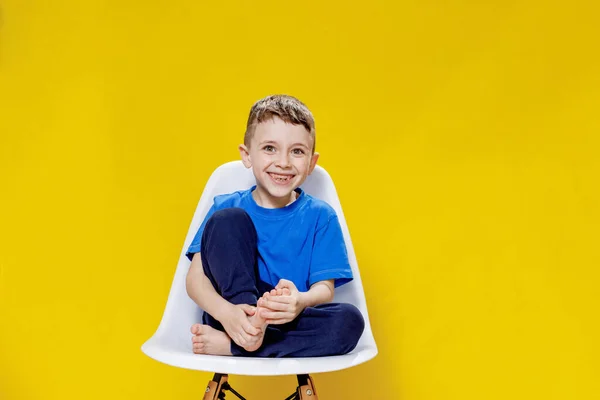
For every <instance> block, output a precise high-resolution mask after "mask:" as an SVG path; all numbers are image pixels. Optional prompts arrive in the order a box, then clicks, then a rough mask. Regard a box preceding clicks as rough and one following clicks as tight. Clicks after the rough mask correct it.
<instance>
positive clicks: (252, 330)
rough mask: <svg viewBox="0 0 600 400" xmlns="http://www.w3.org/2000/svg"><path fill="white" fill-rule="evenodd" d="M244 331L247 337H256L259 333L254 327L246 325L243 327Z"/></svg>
mask: <svg viewBox="0 0 600 400" xmlns="http://www.w3.org/2000/svg"><path fill="white" fill-rule="evenodd" d="M244 330H245V331H246V332H247V333H248V334H249V335H252V336H256V335H258V334H259V333H260V329H258V328H257V327H255V326H254V325H251V324H246V325H245V326H244Z"/></svg>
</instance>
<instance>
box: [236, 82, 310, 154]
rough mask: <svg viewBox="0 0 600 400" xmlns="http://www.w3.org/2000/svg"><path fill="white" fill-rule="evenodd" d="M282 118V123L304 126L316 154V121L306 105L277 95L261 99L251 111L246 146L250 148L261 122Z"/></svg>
mask: <svg viewBox="0 0 600 400" xmlns="http://www.w3.org/2000/svg"><path fill="white" fill-rule="evenodd" d="M275 117H277V118H280V119H281V120H282V121H284V122H287V123H289V124H294V125H302V126H303V127H304V128H305V129H306V130H307V131H308V133H309V135H310V137H311V139H312V142H313V147H312V152H313V153H314V152H315V146H316V137H315V119H314V118H313V115H312V113H311V112H310V110H309V109H308V107H306V105H305V104H304V103H302V102H301V101H300V100H298V99H297V98H295V97H293V96H288V95H285V94H275V95H271V96H267V97H265V98H264V99H260V100H259V101H257V102H256V103H254V105H253V106H252V108H251V109H250V115H249V116H248V123H247V124H246V133H245V134H244V145H246V146H247V147H250V141H251V140H252V136H253V135H254V130H255V129H256V125H258V124H260V123H261V122H264V121H268V120H271V119H273V118H275Z"/></svg>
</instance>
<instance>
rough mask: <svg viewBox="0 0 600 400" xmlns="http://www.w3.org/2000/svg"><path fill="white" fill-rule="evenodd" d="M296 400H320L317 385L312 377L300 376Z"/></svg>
mask: <svg viewBox="0 0 600 400" xmlns="http://www.w3.org/2000/svg"><path fill="white" fill-rule="evenodd" d="M296 398H297V399H298V400H319V396H317V390H316V389H315V384H314V382H313V379H312V377H311V376H310V375H298V388H297V389H296Z"/></svg>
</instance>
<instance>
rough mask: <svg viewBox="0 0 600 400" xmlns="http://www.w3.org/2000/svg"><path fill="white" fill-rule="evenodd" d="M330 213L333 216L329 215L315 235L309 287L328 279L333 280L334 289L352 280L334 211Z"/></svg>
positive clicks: (342, 238)
mask: <svg viewBox="0 0 600 400" xmlns="http://www.w3.org/2000/svg"><path fill="white" fill-rule="evenodd" d="M331 213H333V215H329V217H328V221H327V224H325V225H324V226H323V227H321V228H319V229H318V230H317V231H316V233H315V242H314V248H313V254H312V259H311V263H310V271H309V277H308V285H309V287H310V286H311V285H313V284H314V283H316V282H319V281H324V280H328V279H334V284H335V287H338V286H341V285H343V284H345V283H348V282H350V281H351V280H352V279H353V277H352V268H351V267H350V263H349V261H348V252H347V250H346V243H345V242H344V236H343V235H342V228H341V226H340V222H339V220H338V217H337V215H336V214H335V211H333V210H331Z"/></svg>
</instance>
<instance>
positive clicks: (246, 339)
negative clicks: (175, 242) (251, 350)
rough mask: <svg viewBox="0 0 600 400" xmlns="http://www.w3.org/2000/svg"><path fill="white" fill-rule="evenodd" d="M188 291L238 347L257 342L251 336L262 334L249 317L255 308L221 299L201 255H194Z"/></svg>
mask: <svg viewBox="0 0 600 400" xmlns="http://www.w3.org/2000/svg"><path fill="white" fill-rule="evenodd" d="M186 290H187V293H188V295H189V296H190V298H191V299H192V300H194V302H195V303H196V304H198V306H200V308H202V309H203V310H205V311H206V312H207V313H209V314H210V315H212V316H213V317H215V319H216V320H217V321H219V322H220V323H221V324H223V328H225V332H227V334H228V335H229V337H230V338H231V339H232V340H233V341H234V342H236V343H237V344H238V345H240V346H242V347H244V346H245V345H247V344H248V343H250V342H253V341H254V340H255V339H254V338H252V337H251V336H254V335H258V334H259V333H260V330H259V329H258V328H255V327H254V326H252V324H251V323H250V321H249V320H248V317H247V315H253V314H254V307H252V306H250V305H248V304H238V305H233V304H231V303H230V302H228V301H227V300H225V299H224V298H223V297H221V296H220V295H219V294H218V293H217V292H216V290H215V288H214V287H213V285H212V283H211V282H210V281H209V280H208V278H207V277H206V275H205V274H204V268H203V267H202V260H201V257H200V253H196V254H194V257H193V259H192V264H191V265H190V269H189V271H188V273H187V277H186ZM246 314H247V315H246Z"/></svg>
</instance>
